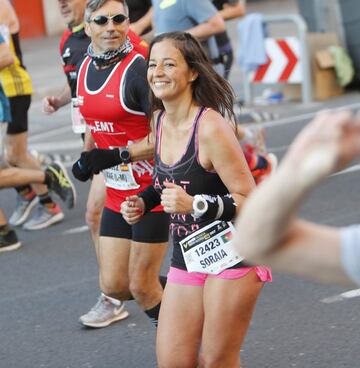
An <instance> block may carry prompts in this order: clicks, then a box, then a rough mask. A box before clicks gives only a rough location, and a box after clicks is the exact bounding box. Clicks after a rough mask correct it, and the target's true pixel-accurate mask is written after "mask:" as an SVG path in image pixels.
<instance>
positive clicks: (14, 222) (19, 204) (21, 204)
mask: <svg viewBox="0 0 360 368" xmlns="http://www.w3.org/2000/svg"><path fill="white" fill-rule="evenodd" d="M37 203H38V197H37V196H34V198H32V199H26V198H24V197H23V196H21V195H20V194H17V196H16V207H15V210H14V212H13V214H12V215H11V216H10V219H9V224H10V225H11V226H20V225H22V224H23V223H24V222H25V221H26V220H27V219H28V217H29V215H30V213H31V211H32V209H33V208H34V207H35V206H36V205H37Z"/></svg>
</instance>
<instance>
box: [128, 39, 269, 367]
mask: <svg viewBox="0 0 360 368" xmlns="http://www.w3.org/2000/svg"><path fill="white" fill-rule="evenodd" d="M147 77H148V82H149V84H150V87H151V93H150V97H151V111H152V113H153V115H152V118H153V122H154V125H155V132H156V143H155V167H154V173H153V184H152V186H149V187H148V188H146V189H145V190H144V191H142V192H141V193H139V195H135V196H130V197H128V198H127V200H126V201H124V202H123V203H122V206H121V213H122V214H123V216H124V218H125V220H126V221H128V222H129V223H131V224H135V223H137V221H139V220H141V218H142V216H143V215H144V214H145V215H146V213H147V212H148V211H150V210H151V209H152V208H153V207H154V206H156V205H157V204H159V203H161V205H162V206H163V208H164V211H165V212H167V213H169V214H170V215H171V216H170V234H171V236H172V240H173V245H174V246H173V255H172V259H171V267H170V271H169V273H168V283H167V285H166V287H165V291H164V296H163V300H162V305H161V311H160V318H159V329H158V334H157V358H158V366H159V367H160V368H165V367H166V368H175V367H219V368H220V367H221V368H224V367H226V368H228V367H232V368H238V367H240V348H241V345H242V342H243V340H244V338H245V335H246V332H247V329H248V326H249V323H250V319H251V316H252V313H253V310H254V307H255V304H256V300H257V297H258V295H259V293H260V291H261V288H262V286H263V282H266V281H270V280H271V272H270V270H269V269H268V268H267V267H248V266H247V265H246V264H244V263H243V262H242V258H241V257H240V256H239V255H238V254H237V253H236V252H234V249H233V246H232V242H231V240H230V239H231V237H232V234H233V225H232V223H231V221H232V219H233V218H234V217H235V215H236V214H237V213H238V212H239V211H240V209H241V208H242V206H243V203H244V201H245V199H246V196H247V195H248V194H249V193H250V191H251V190H252V188H253V186H254V181H253V179H252V177H251V173H250V170H249V168H248V166H247V164H246V161H245V158H244V155H243V153H242V151H241V147H240V145H239V144H238V141H237V139H236V137H235V134H234V131H233V129H232V127H231V124H229V119H231V118H232V117H233V111H232V102H233V98H234V95H233V92H232V89H231V87H230V85H229V84H228V82H227V81H226V80H224V79H223V78H222V77H221V76H219V75H218V74H217V73H216V72H215V71H214V69H213V67H212V65H211V62H210V60H209V58H208V57H207V55H206V53H205V51H204V50H203V48H202V47H201V45H200V44H199V42H198V41H197V40H196V39H195V38H194V37H193V36H191V35H190V34H188V33H182V32H173V33H163V34H161V35H160V36H157V37H156V38H155V39H154V40H153V42H152V43H151V45H150V56H149V64H148V73H147ZM239 316H241V317H239ZM184 326H186V329H184ZM174 331H176V334H174Z"/></svg>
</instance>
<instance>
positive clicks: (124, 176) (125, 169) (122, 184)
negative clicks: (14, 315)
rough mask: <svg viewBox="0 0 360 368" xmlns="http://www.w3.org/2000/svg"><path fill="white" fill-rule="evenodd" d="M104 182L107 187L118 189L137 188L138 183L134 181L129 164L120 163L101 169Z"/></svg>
mask: <svg viewBox="0 0 360 368" xmlns="http://www.w3.org/2000/svg"><path fill="white" fill-rule="evenodd" d="M102 173H103V174H104V177H105V184H106V186H107V187H109V188H113V189H118V190H130V189H138V188H139V187H140V185H139V184H138V183H137V182H136V180H135V178H134V174H133V169H132V167H131V163H130V164H120V165H116V166H113V167H110V168H109V169H105V170H103V171H102Z"/></svg>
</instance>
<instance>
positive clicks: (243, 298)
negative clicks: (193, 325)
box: [200, 271, 263, 368]
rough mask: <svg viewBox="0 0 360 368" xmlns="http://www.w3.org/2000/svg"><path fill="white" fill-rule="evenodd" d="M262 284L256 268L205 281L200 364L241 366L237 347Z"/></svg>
mask: <svg viewBox="0 0 360 368" xmlns="http://www.w3.org/2000/svg"><path fill="white" fill-rule="evenodd" d="M262 286H263V282H262V281H261V280H260V279H259V278H258V276H257V274H256V273H255V271H250V272H249V273H247V274H246V275H245V276H243V277H241V278H239V279H233V280H226V279H220V278H208V279H207V280H206V283H205V287H204V326H203V333H202V345H201V358H200V362H201V363H200V367H218V368H221V367H226V368H236V367H240V348H241V345H242V343H243V341H244V338H245V335H246V332H247V329H248V327H249V323H250V320H251V317H252V314H253V311H254V308H255V304H256V300H257V298H258V296H259V293H260V291H261V288H262Z"/></svg>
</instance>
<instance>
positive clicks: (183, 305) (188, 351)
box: [156, 282, 204, 368]
mask: <svg viewBox="0 0 360 368" xmlns="http://www.w3.org/2000/svg"><path fill="white" fill-rule="evenodd" d="M203 316H204V314H203V288H202V286H188V285H178V284H174V283H171V282H168V283H167V284H166V287H165V290H164V294H163V298H162V302H161V309H160V316H159V325H158V331H157V346H156V350H157V359H158V364H159V368H165V367H166V368H194V367H196V366H197V357H198V351H199V346H200V342H201V332H202V326H203Z"/></svg>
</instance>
